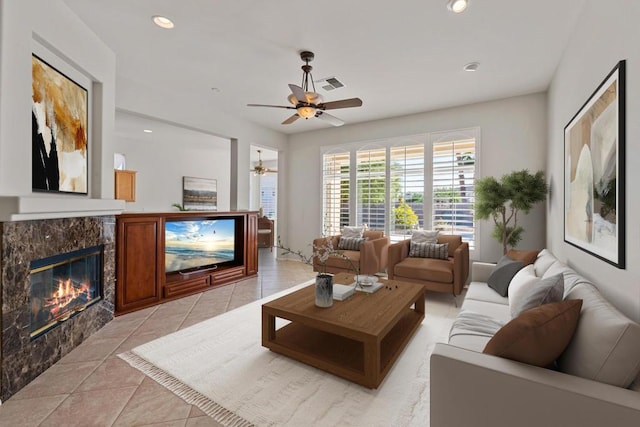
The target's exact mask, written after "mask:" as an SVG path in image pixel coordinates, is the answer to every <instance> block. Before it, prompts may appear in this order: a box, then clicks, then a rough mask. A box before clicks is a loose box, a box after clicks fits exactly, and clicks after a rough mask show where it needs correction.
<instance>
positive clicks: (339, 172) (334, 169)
mask: <svg viewBox="0 0 640 427" xmlns="http://www.w3.org/2000/svg"><path fill="white" fill-rule="evenodd" d="M350 159H351V156H350V153H349V152H348V151H345V152H340V153H328V154H325V155H323V156H322V165H323V166H322V200H323V206H322V212H323V217H322V218H323V219H322V221H323V224H322V229H323V231H324V234H325V235H327V236H331V235H335V234H340V230H341V229H342V227H344V226H346V225H349V218H350V215H349V193H350V191H349V182H350V180H349V170H350V161H351V160H350Z"/></svg>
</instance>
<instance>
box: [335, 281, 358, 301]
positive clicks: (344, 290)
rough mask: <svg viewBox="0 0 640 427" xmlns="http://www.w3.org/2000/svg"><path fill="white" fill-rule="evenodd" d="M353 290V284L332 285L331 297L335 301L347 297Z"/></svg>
mask: <svg viewBox="0 0 640 427" xmlns="http://www.w3.org/2000/svg"><path fill="white" fill-rule="evenodd" d="M354 292H355V287H354V286H353V285H338V284H334V285H333V299H334V300H337V301H342V300H345V299H347V298H349V297H350V296H351V295H353V294H354Z"/></svg>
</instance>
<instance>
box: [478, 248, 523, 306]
mask: <svg viewBox="0 0 640 427" xmlns="http://www.w3.org/2000/svg"><path fill="white" fill-rule="evenodd" d="M522 267H524V264H523V263H522V261H515V260H512V259H511V258H509V257H508V256H506V255H505V256H503V257H502V258H500V261H498V265H496V268H495V269H494V270H493V272H492V273H491V275H490V276H489V280H487V285H489V287H490V288H491V289H493V290H494V291H496V292H497V293H499V294H500V296H502V297H506V296H507V292H508V291H509V283H510V282H511V279H512V278H513V276H515V275H516V273H517V272H518V271H520V269H521V268H522Z"/></svg>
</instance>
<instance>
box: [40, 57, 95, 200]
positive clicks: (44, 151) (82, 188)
mask: <svg viewBox="0 0 640 427" xmlns="http://www.w3.org/2000/svg"><path fill="white" fill-rule="evenodd" d="M31 74H32V85H31V86H32V109H31V163H32V168H31V188H32V190H33V191H50V192H62V193H77V194H87V189H88V182H87V179H88V178H87V177H88V165H89V163H88V148H89V147H88V145H89V140H88V135H89V133H88V121H89V108H88V105H89V104H88V92H87V89H85V88H84V87H82V86H81V85H79V84H78V83H76V82H75V81H73V80H71V79H70V78H69V77H67V76H66V75H64V74H62V73H61V72H60V71H58V70H57V69H56V68H54V67H52V66H51V65H49V64H48V63H47V62H45V61H44V60H43V59H41V58H39V57H38V56H36V55H35V54H34V55H32V56H31Z"/></svg>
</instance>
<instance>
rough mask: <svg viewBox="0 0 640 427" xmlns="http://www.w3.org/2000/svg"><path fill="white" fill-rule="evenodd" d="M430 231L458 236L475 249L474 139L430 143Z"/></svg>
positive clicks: (470, 247)
mask: <svg viewBox="0 0 640 427" xmlns="http://www.w3.org/2000/svg"><path fill="white" fill-rule="evenodd" d="M432 147H433V209H432V220H433V228H434V229H436V230H441V232H442V233H445V234H460V235H462V239H463V241H466V242H469V249H474V247H475V222H474V219H473V204H474V200H475V196H474V179H475V163H476V161H475V159H476V140H475V138H467V139H457V140H449V141H439V142H434V143H433V145H432Z"/></svg>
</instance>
